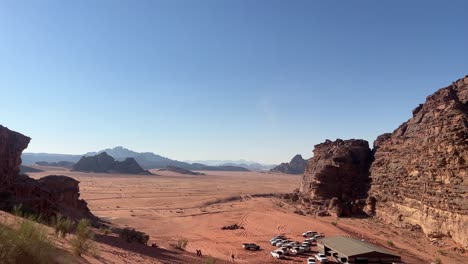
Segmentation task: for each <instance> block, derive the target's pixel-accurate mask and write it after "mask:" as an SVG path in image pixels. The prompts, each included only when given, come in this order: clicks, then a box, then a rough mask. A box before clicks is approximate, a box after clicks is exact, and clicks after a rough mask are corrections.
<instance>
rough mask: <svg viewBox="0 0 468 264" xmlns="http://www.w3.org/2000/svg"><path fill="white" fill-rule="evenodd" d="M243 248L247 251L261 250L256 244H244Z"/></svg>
mask: <svg viewBox="0 0 468 264" xmlns="http://www.w3.org/2000/svg"><path fill="white" fill-rule="evenodd" d="M242 247H243V248H244V249H245V250H254V251H255V250H259V249H260V246H259V245H257V244H255V243H244V244H242Z"/></svg>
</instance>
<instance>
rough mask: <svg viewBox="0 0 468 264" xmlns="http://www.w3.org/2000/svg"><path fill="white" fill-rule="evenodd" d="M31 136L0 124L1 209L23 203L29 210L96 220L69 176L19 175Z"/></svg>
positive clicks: (49, 214) (43, 213)
mask: <svg viewBox="0 0 468 264" xmlns="http://www.w3.org/2000/svg"><path fill="white" fill-rule="evenodd" d="M30 140H31V139H30V138H29V137H26V136H24V135H22V134H20V133H18V132H14V131H11V130H9V129H8V128H6V127H3V126H1V125H0V209H3V210H10V209H11V208H12V207H13V206H14V205H19V204H21V205H22V207H23V208H24V209H26V210H29V211H33V212H35V213H38V214H39V213H40V214H41V215H43V216H45V217H48V216H52V215H54V214H56V213H61V214H62V215H65V216H69V217H72V218H75V219H79V218H83V217H84V218H89V219H92V220H96V217H95V216H94V215H92V214H91V212H90V210H89V209H88V207H87V204H86V202H85V201H83V200H80V199H79V196H80V193H79V187H78V183H79V182H78V181H76V180H74V179H72V178H69V177H66V176H47V177H44V178H42V179H39V180H34V179H32V178H29V177H28V176H26V175H20V174H19V172H20V165H21V152H22V151H23V150H24V149H25V148H26V147H27V146H28V144H29V141H30Z"/></svg>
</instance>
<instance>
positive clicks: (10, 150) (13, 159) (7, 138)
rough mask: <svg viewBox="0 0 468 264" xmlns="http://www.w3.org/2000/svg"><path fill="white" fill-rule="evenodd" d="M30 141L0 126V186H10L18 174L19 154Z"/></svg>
mask: <svg viewBox="0 0 468 264" xmlns="http://www.w3.org/2000/svg"><path fill="white" fill-rule="evenodd" d="M30 140H31V139H30V138H28V137H26V136H24V135H22V134H20V133H18V132H14V131H11V130H9V129H8V128H6V127H4V126H2V125H0V185H1V186H5V185H11V184H12V183H13V180H14V179H15V177H16V175H18V173H19V170H20V169H19V166H20V165H21V152H23V150H24V149H25V148H27V147H28V144H29V141H30Z"/></svg>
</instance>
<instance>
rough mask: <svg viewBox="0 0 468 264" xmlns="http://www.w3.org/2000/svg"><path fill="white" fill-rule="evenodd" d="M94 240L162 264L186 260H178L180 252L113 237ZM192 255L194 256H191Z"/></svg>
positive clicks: (96, 237)
mask: <svg viewBox="0 0 468 264" xmlns="http://www.w3.org/2000/svg"><path fill="white" fill-rule="evenodd" d="M94 240H95V241H96V242H99V243H103V244H106V245H109V246H111V247H115V248H120V249H123V250H126V251H130V252H134V253H137V254H140V255H143V256H147V257H151V258H154V259H157V260H159V261H162V262H164V263H186V261H187V260H186V259H184V258H179V257H178V255H179V256H181V257H182V253H181V252H177V251H170V250H167V249H162V248H154V247H150V246H147V245H142V244H138V243H128V242H126V241H125V240H123V239H121V238H119V237H115V236H105V235H101V234H96V235H95V237H94ZM192 254H193V253H188V252H187V253H186V256H187V255H192ZM193 255H194V254H193Z"/></svg>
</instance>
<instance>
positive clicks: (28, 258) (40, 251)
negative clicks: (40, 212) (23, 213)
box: [0, 219, 55, 264]
mask: <svg viewBox="0 0 468 264" xmlns="http://www.w3.org/2000/svg"><path fill="white" fill-rule="evenodd" d="M0 241H1V243H0V263H5V264H10V263H11V264H13V263H28V264H29V263H31V264H43V263H53V262H54V261H53V257H54V252H55V247H54V246H53V244H52V242H51V241H50V240H49V238H48V236H47V230H46V229H45V228H44V227H43V226H41V225H39V224H37V223H34V222H31V221H29V220H25V219H23V220H22V222H21V224H20V226H19V228H18V229H14V228H10V227H7V226H3V225H0Z"/></svg>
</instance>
